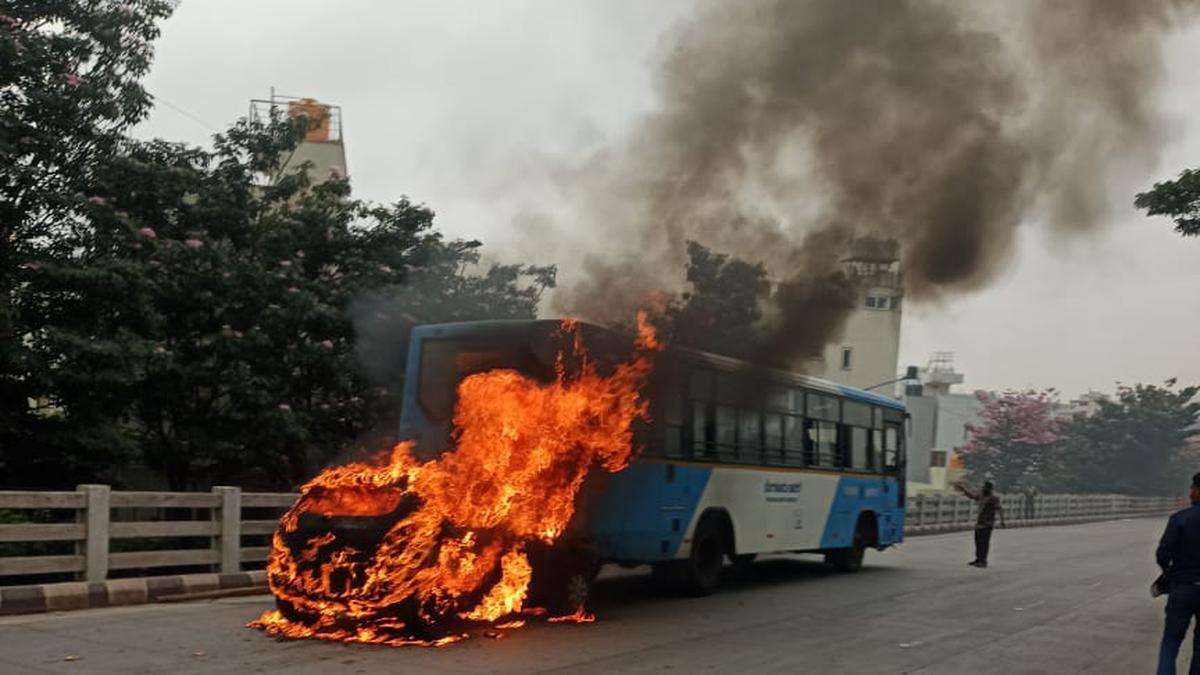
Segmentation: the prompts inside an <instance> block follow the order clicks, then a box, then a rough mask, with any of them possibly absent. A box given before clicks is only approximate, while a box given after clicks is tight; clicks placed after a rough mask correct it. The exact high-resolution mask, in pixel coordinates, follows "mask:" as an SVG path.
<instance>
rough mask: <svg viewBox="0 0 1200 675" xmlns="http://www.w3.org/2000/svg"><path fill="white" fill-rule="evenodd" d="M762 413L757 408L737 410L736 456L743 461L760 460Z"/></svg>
mask: <svg viewBox="0 0 1200 675" xmlns="http://www.w3.org/2000/svg"><path fill="white" fill-rule="evenodd" d="M761 423H762V415H761V414H760V413H759V412H758V411H757V410H746V409H742V410H741V411H739V412H738V458H740V459H741V460H742V461H743V462H751V463H755V464H757V463H759V462H761V461H762V458H763V456H762V426H761Z"/></svg>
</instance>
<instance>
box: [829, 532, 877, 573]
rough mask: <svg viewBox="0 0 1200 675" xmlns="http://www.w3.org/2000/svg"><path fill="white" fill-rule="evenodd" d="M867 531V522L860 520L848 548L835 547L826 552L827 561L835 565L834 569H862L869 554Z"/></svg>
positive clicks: (847, 570) (852, 570)
mask: <svg viewBox="0 0 1200 675" xmlns="http://www.w3.org/2000/svg"><path fill="white" fill-rule="evenodd" d="M867 540H868V536H867V532H866V524H865V523H864V522H863V521H862V520H859V521H858V525H857V526H856V527H855V528H854V540H853V543H851V544H850V546H849V547H847V548H839V549H834V550H832V551H830V552H828V553H826V554H825V562H827V563H829V564H830V565H832V566H833V569H835V570H837V571H839V572H842V573H850V572H857V571H859V570H861V569H862V566H863V558H865V557H866V554H867Z"/></svg>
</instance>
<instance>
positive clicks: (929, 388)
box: [904, 352, 983, 494]
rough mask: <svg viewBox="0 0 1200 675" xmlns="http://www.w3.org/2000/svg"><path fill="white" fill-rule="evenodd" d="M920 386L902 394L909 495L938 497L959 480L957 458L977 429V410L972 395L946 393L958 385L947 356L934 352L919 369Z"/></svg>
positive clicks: (978, 404) (959, 379) (978, 406)
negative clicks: (906, 415)
mask: <svg viewBox="0 0 1200 675" xmlns="http://www.w3.org/2000/svg"><path fill="white" fill-rule="evenodd" d="M920 375H921V378H920V379H921V382H920V384H912V385H909V386H907V387H906V388H905V396H904V402H905V405H906V406H907V407H908V413H909V415H911V418H910V420H909V438H908V485H909V490H910V492H911V493H913V494H916V493H920V492H944V491H947V490H949V489H951V488H952V487H953V485H954V483H955V482H956V481H957V480H959V479H960V478H961V477H962V464H961V462H960V461H959V459H958V456H957V453H958V451H959V449H961V448H962V447H963V446H964V445H966V443H967V439H968V437H969V436H970V428H971V426H973V425H977V424H979V421H980V419H979V411H980V410H981V409H982V407H983V404H982V403H981V402H980V400H979V397H978V396H977V395H976V394H975V393H970V394H968V393H958V392H953V391H951V388H952V387H953V386H954V385H957V384H962V382H963V380H964V377H963V375H962V373H959V372H957V371H956V370H954V355H953V354H952V353H951V352H935V353H934V354H932V355H930V358H929V365H928V366H926V367H925V368H923V369H921V371H920Z"/></svg>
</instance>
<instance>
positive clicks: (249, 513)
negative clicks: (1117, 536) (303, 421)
mask: <svg viewBox="0 0 1200 675" xmlns="http://www.w3.org/2000/svg"><path fill="white" fill-rule="evenodd" d="M295 499H296V495H295V494H289V493H261V492H242V491H241V489H239V488H236V487H224V486H222V487H214V488H213V489H212V492H113V491H111V490H110V489H109V487H108V486H107V485H80V486H79V487H78V488H77V489H76V490H75V491H74V492H4V491H0V512H2V511H16V512H25V513H26V514H27V515H38V516H41V518H40V520H41V521H42V522H18V523H7V524H5V523H0V586H3V585H5V584H6V583H9V581H6V579H8V580H11V581H14V582H15V583H26V582H23V581H21V580H20V579H19V577H30V576H41V577H46V576H56V577H57V578H58V579H59V580H62V579H63V578H64V577H65V578H68V579H70V578H75V579H78V580H82V581H87V582H99V581H104V580H106V579H108V578H110V577H112V576H114V574H113V573H116V575H115V576H131V575H132V576H137V575H139V574H140V575H146V574H147V573H154V571H155V570H164V569H167V568H175V569H177V570H178V569H190V570H195V569H197V568H199V569H203V570H206V571H209V572H219V573H222V574H230V573H237V572H241V571H242V570H244V569H247V568H252V567H259V568H260V567H261V566H262V565H263V563H264V562H265V560H266V557H267V554H268V553H269V551H270V547H269V546H267V545H265V544H266V543H267V540H268V537H269V535H271V534H272V533H273V532H274V531H275V528H276V526H277V524H278V516H279V515H280V514H281V513H282V511H283V510H284V509H286V508H287V507H289V506H291V505H292V503H293V502H294V501H295ZM1001 502H1002V505H1003V507H1004V510H1005V519H1006V520H1007V522H1008V524H1009V525H1010V526H1033V525H1054V524H1063V523H1072V522H1082V521H1088V520H1111V519H1116V518H1126V517H1136V516H1146V515H1153V514H1159V513H1167V512H1169V511H1171V510H1173V509H1175V508H1178V504H1177V502H1176V500H1175V499H1173V498H1170V497H1128V496H1123V495H1043V496H1038V497H1034V498H1029V497H1026V496H1023V495H1007V496H1002V497H1001ZM168 511H171V512H173V513H168ZM114 515H115V516H116V517H114ZM266 516H270V517H266ZM974 523H975V503H974V502H972V501H971V500H969V499H966V498H964V497H960V496H957V495H921V496H916V497H910V498H909V499H908V505H907V513H906V528H905V530H906V532H907V533H908V534H928V533H934V532H950V531H955V530H966V529H971V528H972V527H974ZM180 539H186V543H188V544H190V545H188V546H181V545H180V543H179V540H180ZM247 539H249V540H251V541H249V542H247V541H246V540H247ZM254 540H257V541H254ZM47 542H48V543H55V542H58V543H57V544H56V546H57V548H58V549H59V551H57V552H53V553H50V554H36V555H21V554H19V553H18V554H16V555H12V554H6V551H5V550H4V549H5V545H6V544H8V545H12V544H17V545H26V546H24V548H29V546H28V545H30V544H40V543H47ZM130 542H135V544H134V545H130ZM136 542H140V543H141V544H146V546H141V545H138V544H136ZM197 542H199V545H197ZM151 544H153V546H150V545H151ZM8 548H10V549H11V548H12V547H11V546H10V547H8ZM64 548H65V549H67V550H68V551H69V552H62V549H64ZM139 548H141V549H147V550H129V549H139Z"/></svg>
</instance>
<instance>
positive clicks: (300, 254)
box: [296, 251, 304, 258]
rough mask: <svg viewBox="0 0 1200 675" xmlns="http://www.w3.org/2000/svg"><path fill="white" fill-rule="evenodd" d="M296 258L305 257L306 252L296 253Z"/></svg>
mask: <svg viewBox="0 0 1200 675" xmlns="http://www.w3.org/2000/svg"><path fill="white" fill-rule="evenodd" d="M296 257H297V258H303V257H304V251H296Z"/></svg>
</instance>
